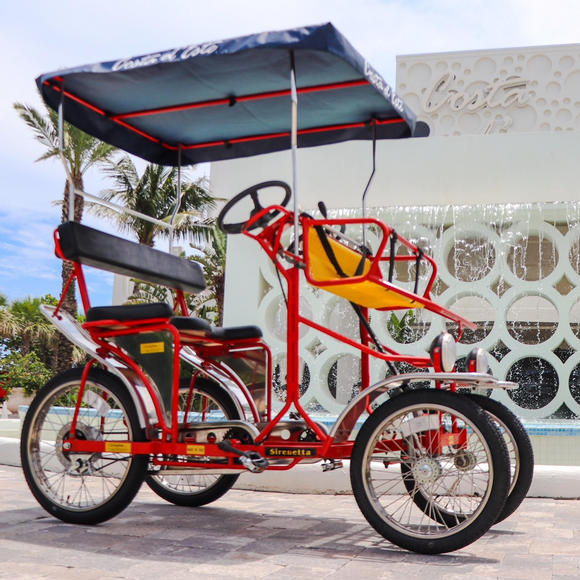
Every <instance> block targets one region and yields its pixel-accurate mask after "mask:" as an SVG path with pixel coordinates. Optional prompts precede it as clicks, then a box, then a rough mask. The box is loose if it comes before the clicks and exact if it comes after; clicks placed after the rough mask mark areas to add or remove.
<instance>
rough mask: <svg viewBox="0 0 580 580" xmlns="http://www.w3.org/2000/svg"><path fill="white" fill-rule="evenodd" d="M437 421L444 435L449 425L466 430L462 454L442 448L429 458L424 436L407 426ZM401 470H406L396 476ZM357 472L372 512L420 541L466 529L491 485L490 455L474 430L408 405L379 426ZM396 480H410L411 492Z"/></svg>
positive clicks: (435, 408)
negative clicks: (417, 498)
mask: <svg viewBox="0 0 580 580" xmlns="http://www.w3.org/2000/svg"><path fill="white" fill-rule="evenodd" d="M434 412H437V414H438V415H435V414H434ZM437 416H439V417H440V423H441V425H443V426H444V427H446V428H447V429H448V428H449V426H451V425H452V424H453V420H456V421H457V422H458V423H459V424H460V425H461V426H465V427H467V428H468V433H469V435H468V438H467V443H466V447H465V448H463V449H461V450H458V449H453V447H452V446H446V447H443V448H442V449H441V453H438V454H433V453H431V452H429V450H428V449H427V448H426V447H425V445H424V443H423V442H422V436H423V435H425V434H426V433H428V430H427V429H423V430H420V429H418V428H417V427H412V425H415V426H417V425H420V421H421V420H422V421H425V419H426V418H427V420H428V421H433V419H432V417H437ZM437 422H438V423H439V419H437ZM429 429H430V430H432V429H433V425H431V426H430V427H429ZM430 432H432V431H430ZM459 453H461V459H460V460H457V458H458V455H459ZM402 464H406V466H408V467H410V469H408V468H407V469H406V470H404V471H402V470H401V465H402ZM363 469H364V470H365V473H364V485H365V487H366V491H367V496H368V498H369V500H370V501H371V503H372V504H373V505H374V510H375V512H376V513H377V514H378V515H379V516H380V517H381V518H382V519H383V520H384V521H385V522H387V523H388V525H389V526H391V527H392V528H394V529H396V530H398V531H399V532H400V533H403V534H405V535H406V536H412V537H415V538H423V539H425V538H443V537H446V536H449V535H452V534H455V533H457V532H458V531H459V530H460V529H462V528H465V527H467V526H469V524H470V522H471V521H473V520H474V519H475V518H476V517H477V516H478V515H479V513H481V511H482V510H483V508H484V507H485V505H486V503H487V500H488V498H489V495H490V493H491V489H492V482H493V463H492V460H491V450H490V448H489V446H488V444H487V442H486V441H485V439H484V437H483V436H482V434H481V432H480V431H479V429H478V428H477V426H476V425H475V424H474V423H473V422H472V421H470V420H469V419H468V418H466V417H465V416H464V415H462V414H461V413H459V412H457V411H455V410H453V411H451V410H450V409H449V407H446V406H443V405H437V404H417V405H410V406H407V407H404V408H403V409H401V410H399V411H397V412H394V413H393V414H391V415H390V416H389V417H387V418H386V419H385V420H384V421H382V422H381V423H380V425H379V426H378V427H377V428H376V429H375V431H374V433H373V436H372V437H371V438H370V439H369V443H368V444H367V446H366V449H365V453H364V459H363ZM414 477H418V478H419V479H420V483H417V482H416V480H414V479H413V478H414ZM402 478H411V481H413V483H411V485H410V487H412V488H413V490H412V491H407V489H406V488H405V486H404V484H403V481H402ZM414 494H421V495H422V500H423V501H422V502H415V499H414ZM418 504H419V505H418ZM421 505H422V506H423V507H420V506H421ZM450 515H451V518H450V517H449V516H450ZM450 519H451V521H450Z"/></svg>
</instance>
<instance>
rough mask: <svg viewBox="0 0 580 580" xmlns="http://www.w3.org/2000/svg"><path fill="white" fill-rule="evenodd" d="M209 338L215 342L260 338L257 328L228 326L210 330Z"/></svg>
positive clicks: (260, 333)
mask: <svg viewBox="0 0 580 580" xmlns="http://www.w3.org/2000/svg"><path fill="white" fill-rule="evenodd" d="M210 336H211V338H215V339H217V340H243V339H244V338H262V330H261V329H260V327H258V326H228V327H216V328H212V331H211V335H210Z"/></svg>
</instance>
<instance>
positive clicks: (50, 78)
mask: <svg viewBox="0 0 580 580" xmlns="http://www.w3.org/2000/svg"><path fill="white" fill-rule="evenodd" d="M292 66H294V70H295V73H296V85H297V89H298V146H299V147H311V146H316V145H325V144H330V143H338V142H341V141H347V140H351V139H372V136H373V131H374V132H375V135H376V138H377V139H397V138H403V137H411V136H425V135H427V134H428V132H429V129H428V127H427V125H425V124H424V123H420V122H417V121H416V118H415V115H414V114H413V113H412V111H411V110H410V109H409V108H408V107H407V106H406V105H405V103H404V102H403V101H402V99H401V98H400V97H398V96H397V95H396V94H395V93H394V91H393V90H392V89H391V87H390V86H389V85H388V84H387V83H386V82H385V81H384V79H383V78H382V77H381V76H380V75H379V74H378V73H377V72H376V71H375V70H374V69H373V68H372V67H371V66H370V65H369V63H368V62H366V60H364V59H363V58H362V57H361V56H360V55H359V54H358V53H357V52H356V51H355V50H354V49H353V47H352V46H351V45H350V43H349V42H348V41H347V40H346V39H345V38H344V37H343V36H342V35H341V34H340V32H338V31H337V30H336V29H335V28H334V26H333V25H332V24H330V23H328V24H323V25H320V26H309V27H304V28H296V29H293V30H285V31H276V32H265V33H261V34H254V35H251V36H245V37H240V38H234V39H229V40H221V41H216V42H206V43H203V44H197V45H192V46H187V47H183V48H177V49H173V50H167V51H162V52H157V53H153V54H148V55H143V56H137V57H132V58H126V59H121V60H117V61H112V62H104V63H99V64H92V65H86V66H80V67H76V68H72V69H67V70H61V71H57V72H52V73H48V74H44V75H42V76H40V77H38V79H36V82H37V85H38V88H39V89H40V92H41V94H42V97H43V99H44V100H45V102H46V103H47V104H48V105H49V106H50V107H52V108H53V109H58V106H59V102H60V100H61V98H63V108H64V117H65V120H66V121H68V122H70V123H72V124H73V125H75V126H77V127H79V128H80V129H82V130H83V131H85V132H87V133H89V134H91V135H93V136H95V137H98V138H99V139H101V140H103V141H106V142H108V143H111V144H113V145H115V146H117V147H120V148H121V149H124V150H125V151H128V152H130V153H133V154H134V155H137V156H139V157H142V158H143V159H146V160H148V161H151V162H154V163H160V164H164V165H177V164H178V149H179V148H181V163H182V164H184V165H187V164H191V163H199V162H204V161H217V160H222V159H233V158H238V157H246V156H250V155H258V154H261V153H268V152H271V151H281V150H284V149H289V148H290V128H291V106H290V98H291V91H290V71H291V68H292Z"/></svg>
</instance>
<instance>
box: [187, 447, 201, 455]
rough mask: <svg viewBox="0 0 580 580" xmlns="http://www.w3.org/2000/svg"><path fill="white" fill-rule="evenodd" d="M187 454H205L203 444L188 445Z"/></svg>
mask: <svg viewBox="0 0 580 580" xmlns="http://www.w3.org/2000/svg"><path fill="white" fill-rule="evenodd" d="M187 455H205V445H188V446H187Z"/></svg>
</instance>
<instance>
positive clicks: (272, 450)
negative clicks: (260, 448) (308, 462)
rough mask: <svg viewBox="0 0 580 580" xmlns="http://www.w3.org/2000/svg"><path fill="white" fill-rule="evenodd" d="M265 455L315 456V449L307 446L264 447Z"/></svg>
mask: <svg viewBox="0 0 580 580" xmlns="http://www.w3.org/2000/svg"><path fill="white" fill-rule="evenodd" d="M266 457H316V449H312V448H308V447H266Z"/></svg>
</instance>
